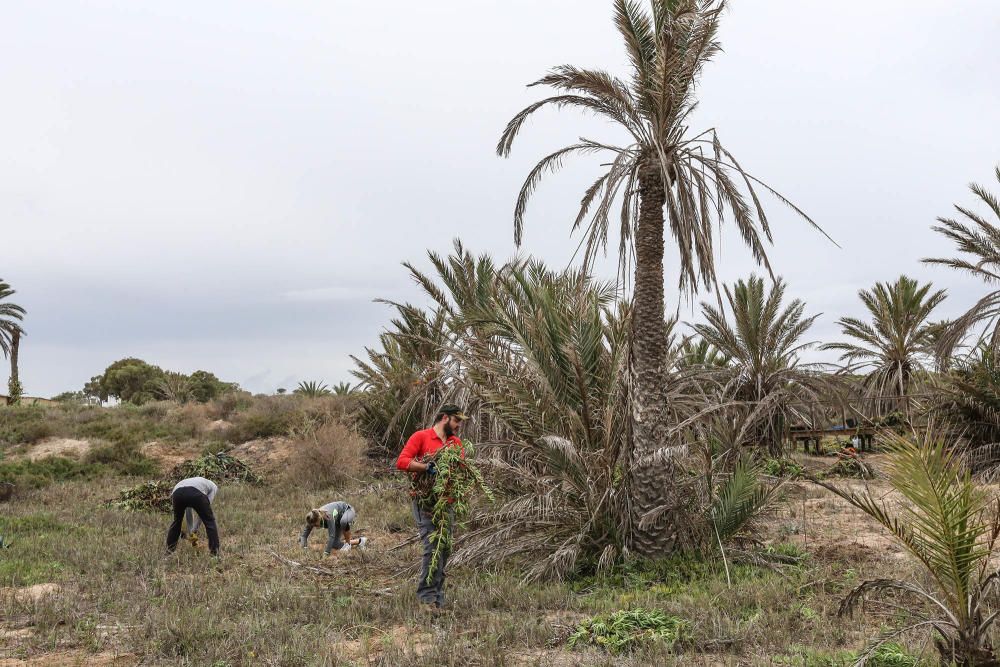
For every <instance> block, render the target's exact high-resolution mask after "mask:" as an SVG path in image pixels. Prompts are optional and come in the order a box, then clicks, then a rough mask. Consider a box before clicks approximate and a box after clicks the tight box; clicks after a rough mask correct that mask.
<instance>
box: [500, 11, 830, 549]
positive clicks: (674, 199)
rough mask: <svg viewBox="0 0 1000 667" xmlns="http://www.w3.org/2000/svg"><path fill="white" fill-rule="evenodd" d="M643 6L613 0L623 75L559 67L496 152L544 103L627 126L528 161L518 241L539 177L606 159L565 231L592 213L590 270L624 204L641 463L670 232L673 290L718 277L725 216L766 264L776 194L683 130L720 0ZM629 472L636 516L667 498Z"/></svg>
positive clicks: (652, 424) (655, 439)
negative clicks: (768, 205) (585, 160)
mask: <svg viewBox="0 0 1000 667" xmlns="http://www.w3.org/2000/svg"><path fill="white" fill-rule="evenodd" d="M643 4H645V3H640V2H638V1H637V0H615V1H614V8H615V24H616V26H617V28H618V32H619V33H620V34H621V37H622V39H623V41H624V43H625V48H626V51H627V53H628V57H629V62H630V70H631V72H630V74H631V77H630V79H629V80H622V79H621V78H619V77H617V76H615V75H613V74H610V73H608V72H605V71H602V70H594V69H586V68H580V67H576V66H573V65H562V66H560V67H556V68H554V69H553V70H551V71H550V72H549V74H548V75H546V76H544V77H543V78H541V79H539V80H538V81H536V82H535V83H534V84H532V85H542V86H548V87H549V88H553V89H555V91H556V92H555V94H554V95H552V96H551V97H546V98H544V99H542V100H540V101H538V102H535V103H533V104H531V105H530V106H528V107H526V108H525V109H523V110H522V111H520V112H519V113H518V114H517V115H515V116H514V117H513V118H512V119H511V120H510V122H509V123H508V124H507V127H506V128H505V129H504V131H503V134H502V135H501V137H500V141H499V143H498V144H497V153H499V154H500V155H501V156H505V157H506V156H507V155H509V154H510V151H511V147H512V145H513V142H514V139H515V138H516V137H517V135H518V133H519V132H520V131H521V128H522V127H523V125H524V122H525V121H526V120H527V119H528V117H529V116H531V114H533V113H535V112H536V111H538V110H539V109H541V108H543V107H548V106H553V107H556V108H562V107H572V108H575V109H580V110H582V111H585V112H589V113H593V114H595V115H597V116H599V117H600V118H602V119H604V120H608V121H611V122H612V123H613V124H614V125H615V126H616V127H617V128H618V129H619V130H623V131H624V134H625V137H626V140H625V143H624V144H623V145H614V144H612V143H609V142H605V141H594V140H590V139H586V138H582V139H580V141H578V142H577V143H574V144H571V145H569V146H566V147H564V148H560V149H559V150H557V151H555V152H554V153H552V154H550V155H547V156H546V157H544V158H543V159H542V160H541V161H540V162H539V163H538V164H537V165H535V167H534V168H533V169H532V170H531V171H530V172H529V174H528V177H527V179H526V180H525V182H524V185H523V186H522V188H521V192H520V194H519V196H518V198H517V204H516V206H515V208H514V239H515V242H516V243H518V244H520V242H521V235H522V231H523V227H524V213H525V210H526V208H527V203H528V200H529V198H530V196H531V194H532V192H533V191H534V189H535V187H536V186H537V185H538V183H539V182H540V180H541V179H542V177H543V176H544V175H545V174H546V173H550V172H553V171H556V170H558V169H559V168H560V167H561V166H562V164H563V161H564V160H565V159H566V158H567V157H570V156H575V155H594V154H601V155H605V156H607V158H606V164H607V165H608V169H607V171H606V172H605V173H604V174H602V175H601V176H600V177H599V178H598V179H597V180H596V181H595V182H594V183H593V184H592V185H591V186H590V187H589V188H587V190H586V191H585V193H584V195H583V199H582V201H581V205H580V210H579V213H578V214H577V216H576V220H575V222H574V223H573V229H577V228H578V227H580V226H581V225H583V224H584V222H585V221H587V219H588V216H589V223H587V225H586V236H585V245H586V248H585V267H586V266H587V264H588V263H589V262H590V260H591V259H593V258H594V257H595V256H596V255H597V254H598V253H599V252H602V251H603V250H604V249H605V248H606V246H607V239H608V236H609V234H610V233H611V232H610V229H611V227H612V225H613V223H612V210H613V209H614V208H615V206H616V202H620V206H621V215H620V220H621V224H620V227H619V233H618V240H619V242H618V248H619V260H620V267H621V271H622V274H623V275H627V271H628V267H629V266H630V264H631V258H632V257H633V256H634V263H635V275H634V285H633V288H634V293H633V299H634V303H635V308H634V310H633V313H632V322H631V326H632V336H633V343H632V364H633V368H634V373H635V378H634V382H633V383H632V387H633V389H634V394H635V396H634V397H633V423H632V426H631V428H632V430H633V433H634V438H633V444H634V446H635V448H636V455H637V456H636V460H637V461H641V460H644V459H647V460H648V459H649V455H650V454H652V453H653V452H655V451H657V450H658V449H660V448H662V447H664V446H665V445H666V439H667V433H668V432H669V430H670V425H671V424H670V420H671V411H670V409H669V407H668V403H667V400H666V398H667V395H666V394H667V391H668V389H667V387H668V385H669V383H668V381H667V378H666V377H665V374H666V373H667V371H668V369H669V366H670V364H669V354H670V349H669V346H668V343H667V340H668V336H667V332H666V324H665V317H664V312H665V311H664V245H665V241H666V240H667V235H668V233H669V236H670V238H671V241H672V244H673V245H674V246H675V247H676V249H677V250H678V253H679V260H680V265H679V267H678V269H679V271H678V274H679V281H680V285H679V286H680V288H681V290H690V291H696V290H697V289H698V288H699V286H701V287H709V288H710V287H712V286H713V285H714V284H715V254H714V250H715V243H714V238H713V234H714V233H715V230H716V227H717V226H719V225H721V223H722V221H723V219H724V217H726V215H727V214H729V215H731V219H732V221H733V222H734V223H735V225H736V227H737V229H738V230H739V232H740V235H741V238H742V239H743V241H744V242H745V243H746V245H747V246H748V247H749V248H750V251H751V253H752V254H753V256H754V259H756V260H757V261H758V262H760V263H763V264H764V265H765V266H767V265H768V260H767V255H766V252H765V243H768V242H770V241H771V229H770V227H769V224H768V220H767V216H766V215H765V213H764V208H763V207H762V205H761V202H760V199H759V198H758V194H757V192H756V189H757V188H763V189H764V190H767V191H768V192H771V193H772V194H775V195H777V193H776V192H774V191H773V190H772V189H771V188H770V187H768V186H767V185H766V184H764V183H762V182H761V181H759V180H757V179H756V178H754V177H753V176H751V175H750V174H748V173H747V172H746V171H745V170H744V169H743V168H742V167H741V166H740V163H739V162H737V160H736V158H735V157H733V155H732V153H730V152H729V151H728V150H727V149H726V148H725V147H724V146H723V145H722V143H721V141H720V140H719V137H718V135H717V134H716V132H715V130H714V129H709V130H706V131H703V132H700V133H696V132H689V131H688V125H687V122H688V120H689V117H690V114H691V112H692V111H693V110H694V108H695V106H696V103H697V101H696V98H695V86H696V84H697V81H698V79H699V76H700V75H701V72H702V69H703V68H704V66H705V65H706V64H707V63H708V62H709V61H710V60H712V58H713V57H714V56H715V55H716V54H717V53H719V51H720V49H721V46H720V44H719V42H718V41H717V39H716V35H717V32H718V27H719V20H720V17H721V15H722V12H723V10H724V8H725V1H724V0H650V5H651V10H652V11H651V12H650V11H648V10H646V9H645V8H644V7H643ZM777 197H778V199H779V200H780V201H782V202H784V203H786V204H789V205H790V203H789V202H788V201H787V200H786V199H784V198H783V197H781V196H780V195H777ZM792 208H793V209H794V210H795V211H796V212H798V213H799V214H801V215H802V216H803V217H805V218H806V219H807V220H809V218H808V217H807V216H805V214H804V213H802V211H800V210H799V209H797V208H795V207H794V206H793V207H792ZM664 211H666V218H664ZM809 222H810V223H812V221H811V220H809ZM633 251H634V255H633ZM768 270H770V267H768ZM634 474H635V475H636V476H637V477H636V480H635V486H636V488H638V489H642V491H641V492H640V496H639V497H638V498H637V499H636V502H635V503H634V504H633V511H634V512H635V515H636V517H638V516H640V515H642V514H644V513H645V512H647V511H649V510H650V509H651V508H652V507H654V506H657V505H659V504H660V503H661V502H662V501H663V500H664V496H663V492H664V491H665V490H666V487H665V486H664V485H663V484H659V483H657V480H656V478H657V477H660V476H661V474H662V470H661V469H660V468H659V467H656V468H655V469H654V467H653V466H644V465H640V466H637V467H636V468H635V471H634ZM666 538H667V536H666V535H665V534H664V533H662V532H658V533H656V534H653V533H650V534H648V535H647V534H643V535H640V536H639V539H638V542H637V544H636V549H637V550H639V551H640V552H642V553H644V554H646V555H655V554H657V553H660V552H661V551H662V549H663V547H664V544H665V543H666Z"/></svg>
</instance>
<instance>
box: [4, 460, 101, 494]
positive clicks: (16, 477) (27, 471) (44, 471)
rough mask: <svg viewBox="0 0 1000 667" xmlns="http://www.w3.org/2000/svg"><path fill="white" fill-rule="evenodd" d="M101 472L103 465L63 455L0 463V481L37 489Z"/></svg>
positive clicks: (87, 477)
mask: <svg viewBox="0 0 1000 667" xmlns="http://www.w3.org/2000/svg"><path fill="white" fill-rule="evenodd" d="M101 472H103V467H101V466H98V465H93V464H89V463H83V462H80V461H76V460H74V459H68V458H65V457H63V456H48V457H46V458H44V459H39V460H37V461H17V462H15V463H0V482H10V483H12V484H14V485H15V486H17V487H25V488H32V489H37V488H41V487H43V486H48V485H49V484H51V483H52V482H59V481H64V480H69V479H89V478H91V477H94V476H95V475H97V474H99V473H101Z"/></svg>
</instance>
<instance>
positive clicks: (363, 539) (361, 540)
mask: <svg viewBox="0 0 1000 667" xmlns="http://www.w3.org/2000/svg"><path fill="white" fill-rule="evenodd" d="M358 540H359V541H358V548H359V549H366V548H367V547H366V546H365V545H366V544H368V538H367V537H359V538H358Z"/></svg>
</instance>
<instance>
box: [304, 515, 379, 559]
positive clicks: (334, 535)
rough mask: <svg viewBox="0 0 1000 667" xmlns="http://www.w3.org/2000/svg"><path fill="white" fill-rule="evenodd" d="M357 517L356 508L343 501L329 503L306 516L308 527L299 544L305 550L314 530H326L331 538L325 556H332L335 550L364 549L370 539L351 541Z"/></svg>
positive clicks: (327, 542) (362, 538) (360, 538)
mask: <svg viewBox="0 0 1000 667" xmlns="http://www.w3.org/2000/svg"><path fill="white" fill-rule="evenodd" d="M356 517H357V513H356V512H355V511H354V508H353V507H351V506H350V505H348V504H347V503H345V502H343V501H337V502H333V503H328V504H326V505H323V506H322V507H320V508H318V509H314V510H310V511H309V514H306V527H305V528H303V529H302V535H300V536H299V544H301V545H302V548H303V549H305V548H306V546H307V545H308V542H309V534H310V533H311V532H312V531H313V528H326V529H327V530H328V531H329V533H330V537H329V539H327V541H326V549H324V550H323V555H324V556H328V555H330V552H331V551H333V550H334V549H336V550H337V551H348V550H349V549H350V548H351V547H352V546H354V547H363V546H364V545H365V542H367V541H368V538H366V537H359V538H356V539H351V524H352V523H354V519H355V518H356ZM341 536H343V540H342V539H341Z"/></svg>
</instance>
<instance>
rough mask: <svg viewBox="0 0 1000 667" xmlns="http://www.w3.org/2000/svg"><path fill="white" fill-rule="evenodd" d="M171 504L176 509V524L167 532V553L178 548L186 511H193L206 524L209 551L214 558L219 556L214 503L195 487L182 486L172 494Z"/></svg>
mask: <svg viewBox="0 0 1000 667" xmlns="http://www.w3.org/2000/svg"><path fill="white" fill-rule="evenodd" d="M170 502H171V503H172V504H173V507H174V522H173V523H172V524H170V529H169V530H167V551H173V550H174V549H175V548H177V540H178V539H179V538H180V536H181V522H182V521H183V520H184V510H186V509H187V508H189V507H190V508H191V509H193V510H194V511H195V512H197V513H198V518H199V519H201V522H202V523H203V524H205V533H207V534H208V550H209V552H211V554H212V555H213V556H217V555H218V554H219V528H218V526H216V525H215V514H213V513H212V501H210V500H209V499H208V496H206V495H205V494H204V493H202V492H201V491H199V490H198V489H196V488H194V487H193V486H182V487H181V488H179V489H177V490H176V491H174V492H173V493H172V494H170Z"/></svg>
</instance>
